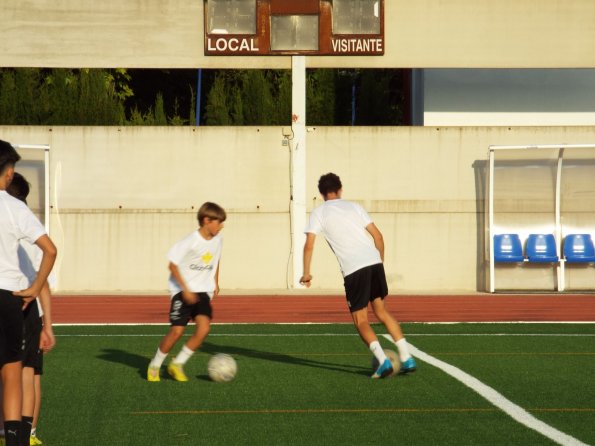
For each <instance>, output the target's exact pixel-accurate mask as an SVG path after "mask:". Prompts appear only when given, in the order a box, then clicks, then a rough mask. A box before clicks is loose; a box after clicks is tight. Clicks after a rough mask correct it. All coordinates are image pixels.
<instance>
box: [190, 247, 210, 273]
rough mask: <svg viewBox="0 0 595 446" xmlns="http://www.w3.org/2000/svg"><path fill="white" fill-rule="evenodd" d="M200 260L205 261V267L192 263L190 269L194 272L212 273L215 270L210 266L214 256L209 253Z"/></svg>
mask: <svg viewBox="0 0 595 446" xmlns="http://www.w3.org/2000/svg"><path fill="white" fill-rule="evenodd" d="M200 259H201V260H202V261H203V265H197V264H196V263H192V264H190V266H189V268H190V269H192V270H194V271H210V270H212V269H213V265H210V263H211V260H213V254H211V253H210V252H209V251H207V252H205V253H204V254H203V255H202V256H201V257H200Z"/></svg>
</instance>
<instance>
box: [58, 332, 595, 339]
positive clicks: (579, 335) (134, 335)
mask: <svg viewBox="0 0 595 446" xmlns="http://www.w3.org/2000/svg"><path fill="white" fill-rule="evenodd" d="M163 335H164V333H155V334H139V333H128V334H126V333H102V334H85V333H72V334H67V333H65V334H56V335H55V336H56V337H63V338H77V337H78V338H113V337H116V338H117V337H121V338H127V337H130V338H145V337H147V338H150V337H162V336H163ZM267 336H278V337H286V338H287V337H315V336H358V335H357V334H356V333H351V334H349V333H346V334H341V333H210V334H209V337H246V338H249V337H255V338H258V337H267ZM382 336H384V337H387V336H389V335H382ZM417 336H424V337H478V336H486V337H492V336H502V337H505V336H520V337H530V336H535V337H541V336H544V337H573V338H583V337H595V334H588V333H450V334H449V333H417V334H416V333H408V334H407V337H417ZM389 339H390V338H389Z"/></svg>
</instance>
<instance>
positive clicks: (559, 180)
mask: <svg viewBox="0 0 595 446" xmlns="http://www.w3.org/2000/svg"><path fill="white" fill-rule="evenodd" d="M563 158H564V148H561V149H560V151H559V152H558V166H557V170H556V206H555V209H556V230H555V233H554V238H555V239H556V252H557V254H558V266H557V268H556V273H557V275H558V291H564V288H565V287H566V284H565V283H564V282H565V281H564V260H563V259H562V256H563V253H562V249H561V248H560V247H561V241H562V223H561V218H560V209H561V202H560V200H561V187H562V160H563Z"/></svg>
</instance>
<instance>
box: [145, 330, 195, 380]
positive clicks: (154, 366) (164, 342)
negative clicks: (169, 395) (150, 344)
mask: <svg viewBox="0 0 595 446" xmlns="http://www.w3.org/2000/svg"><path fill="white" fill-rule="evenodd" d="M185 328H186V327H185V326H180V325H172V326H170V327H169V331H168V332H167V334H166V335H165V336H164V337H163V338H162V339H161V342H160V343H159V347H158V348H157V351H156V352H155V356H153V359H151V362H150V363H149V367H148V368H147V381H150V382H159V381H160V380H161V378H160V376H159V370H160V369H161V365H162V364H163V362H164V361H165V358H167V355H168V353H169V352H170V351H171V349H172V348H173V347H174V345H176V342H178V341H179V340H180V338H181V337H182V335H183V334H184V329H185Z"/></svg>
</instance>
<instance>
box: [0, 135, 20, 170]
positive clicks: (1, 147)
mask: <svg viewBox="0 0 595 446" xmlns="http://www.w3.org/2000/svg"><path fill="white" fill-rule="evenodd" d="M20 159H21V155H19V154H18V153H17V151H16V150H15V149H14V147H13V146H12V145H11V144H10V143H9V142H6V141H2V140H1V139H0V174H3V173H4V171H5V170H6V168H7V167H14V165H15V164H16V163H17V162H18V161H19V160H20Z"/></svg>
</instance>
